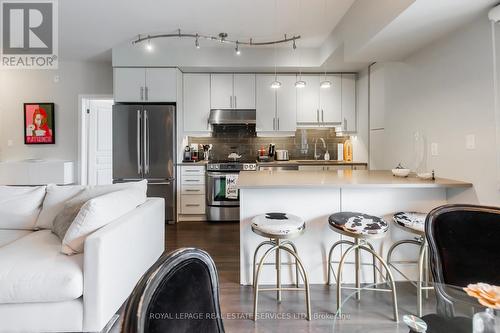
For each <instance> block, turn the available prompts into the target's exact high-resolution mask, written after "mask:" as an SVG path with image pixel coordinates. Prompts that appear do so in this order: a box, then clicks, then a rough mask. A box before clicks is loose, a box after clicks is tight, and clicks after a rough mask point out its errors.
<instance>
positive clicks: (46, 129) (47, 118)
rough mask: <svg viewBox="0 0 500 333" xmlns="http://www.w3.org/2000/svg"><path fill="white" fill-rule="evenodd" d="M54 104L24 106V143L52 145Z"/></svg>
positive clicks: (27, 104) (53, 141)
mask: <svg viewBox="0 0 500 333" xmlns="http://www.w3.org/2000/svg"><path fill="white" fill-rule="evenodd" d="M54 125H55V124H54V104H53V103H40V104H38V103H25V104H24V143H25V144H54V143H55V126H54Z"/></svg>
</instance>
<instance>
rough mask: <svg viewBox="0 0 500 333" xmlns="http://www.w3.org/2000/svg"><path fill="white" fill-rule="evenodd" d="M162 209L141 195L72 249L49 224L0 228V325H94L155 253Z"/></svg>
mask: <svg viewBox="0 0 500 333" xmlns="http://www.w3.org/2000/svg"><path fill="white" fill-rule="evenodd" d="M0 199H1V198H0ZM0 201H1V200H0ZM0 204H1V202H0ZM3 208H4V211H5V207H3ZM12 209H13V210H15V209H16V207H12ZM164 211H165V210H164V201H163V199H159V198H148V199H147V200H146V202H145V203H144V204H142V205H140V206H138V207H137V208H135V209H133V210H132V211H130V212H129V213H127V214H125V215H123V216H121V217H120V218H118V219H116V220H114V221H113V222H111V223H110V224H107V225H106V226H104V227H102V228H101V229H99V230H97V231H96V232H94V233H92V234H91V235H90V236H88V237H87V238H86V240H85V243H84V252H83V253H80V254H76V255H72V256H68V255H65V254H63V253H61V240H60V239H59V238H58V237H57V236H56V235H55V234H53V233H52V232H51V230H47V229H45V230H16V229H12V228H10V229H5V228H4V229H0V332H9V333H12V332H82V331H84V332H100V331H101V330H102V329H103V328H104V326H105V325H106V324H107V323H108V321H109V320H110V319H111V318H112V317H113V315H114V314H115V313H116V311H117V310H118V309H119V307H120V306H121V305H122V304H123V302H124V301H125V300H126V298H127V297H128V296H129V294H130V292H131V291H132V289H133V288H134V286H135V284H136V283H137V281H138V280H139V279H140V277H141V276H142V275H143V274H144V273H145V272H146V270H147V269H148V268H149V267H150V266H151V265H152V264H153V263H154V262H155V261H156V260H157V259H158V257H159V256H160V255H161V254H162V253H163V251H164V244H165V241H164V237H165V222H164V221H165V216H164ZM5 215H7V216H9V215H10V214H8V213H7V214H5ZM4 218H6V217H5V216H1V215H0V222H1V219H4ZM7 224H8V223H7ZM4 225H5V224H4Z"/></svg>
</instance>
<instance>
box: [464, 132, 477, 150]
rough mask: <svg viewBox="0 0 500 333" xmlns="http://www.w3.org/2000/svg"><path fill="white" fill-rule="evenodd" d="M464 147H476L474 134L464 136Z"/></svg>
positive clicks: (469, 148) (470, 148) (472, 148)
mask: <svg viewBox="0 0 500 333" xmlns="http://www.w3.org/2000/svg"><path fill="white" fill-rule="evenodd" d="M465 149H468V150H474V149H476V136H475V135H474V134H468V135H466V136H465Z"/></svg>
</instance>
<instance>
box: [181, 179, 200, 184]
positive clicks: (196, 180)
mask: <svg viewBox="0 0 500 333" xmlns="http://www.w3.org/2000/svg"><path fill="white" fill-rule="evenodd" d="M184 181H185V182H191V183H199V182H200V181H199V180H198V179H184Z"/></svg>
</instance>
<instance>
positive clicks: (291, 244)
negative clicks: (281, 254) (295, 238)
mask: <svg viewBox="0 0 500 333" xmlns="http://www.w3.org/2000/svg"><path fill="white" fill-rule="evenodd" d="M281 245H289V246H290V247H291V248H292V249H293V252H295V253H297V256H298V255H299V252H298V251H297V247H296V246H295V244H293V243H292V242H290V241H284V242H282V243H281ZM299 272H300V270H299V265H298V264H297V259H295V286H296V287H297V288H298V287H300V280H299Z"/></svg>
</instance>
